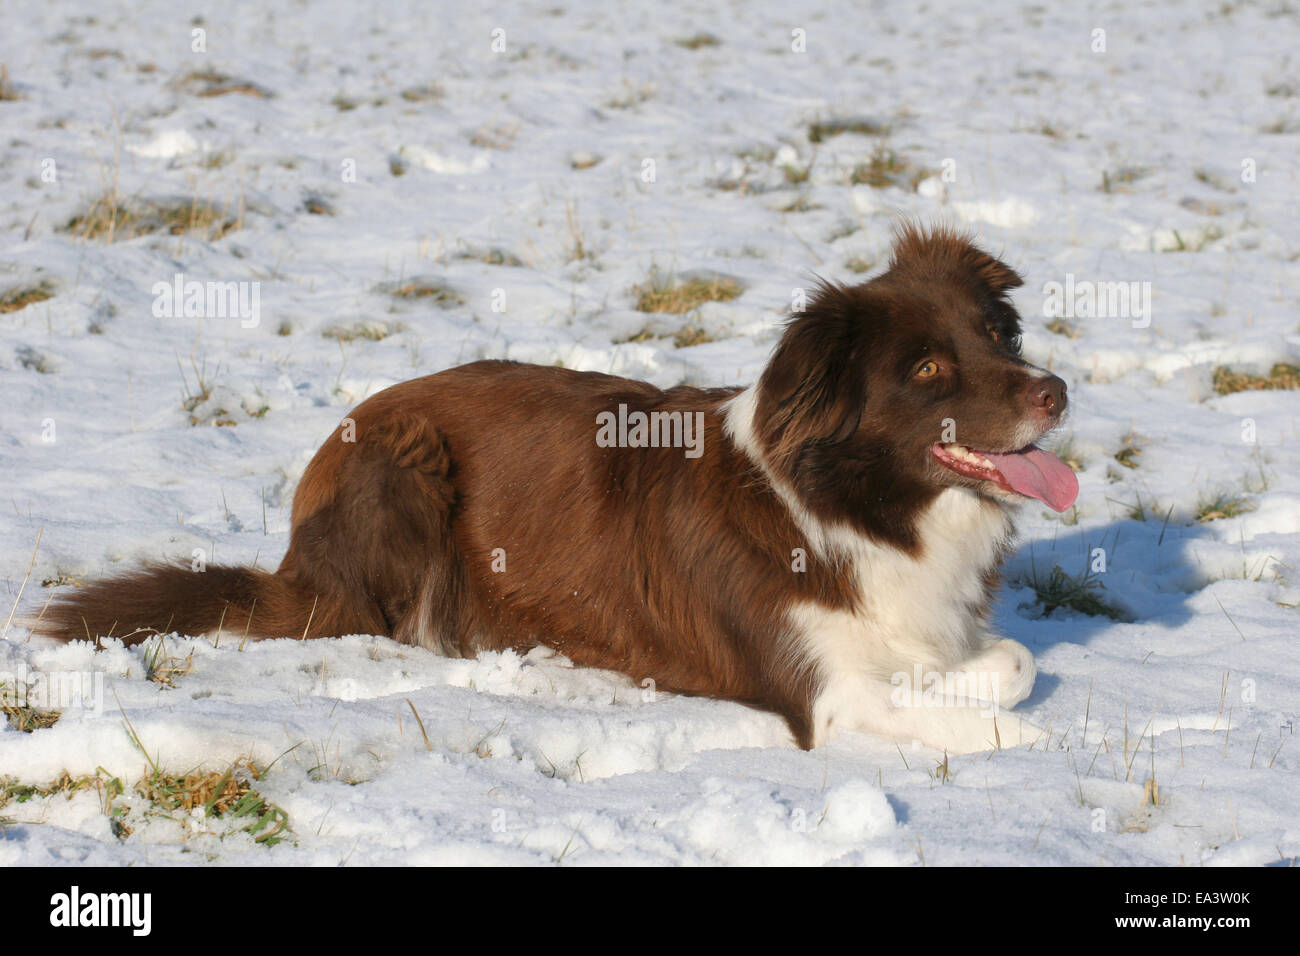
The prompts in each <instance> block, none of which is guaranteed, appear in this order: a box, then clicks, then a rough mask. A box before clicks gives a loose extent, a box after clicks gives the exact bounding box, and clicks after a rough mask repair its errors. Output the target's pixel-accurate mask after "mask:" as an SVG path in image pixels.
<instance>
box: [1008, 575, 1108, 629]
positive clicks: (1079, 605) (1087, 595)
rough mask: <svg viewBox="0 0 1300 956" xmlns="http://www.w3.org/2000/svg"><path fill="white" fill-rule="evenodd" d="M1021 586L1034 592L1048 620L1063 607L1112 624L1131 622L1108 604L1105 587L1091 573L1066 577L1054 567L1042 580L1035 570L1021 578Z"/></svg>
mask: <svg viewBox="0 0 1300 956" xmlns="http://www.w3.org/2000/svg"><path fill="white" fill-rule="evenodd" d="M1019 583H1021V584H1027V585H1029V587H1030V588H1032V589H1033V591H1034V594H1035V596H1036V597H1037V598H1038V603H1039V604H1041V605H1042V607H1043V617H1047V616H1048V615H1049V614H1051V613H1052V612H1053V611H1055V610H1056V609H1057V608H1060V607H1065V608H1069V609H1071V610H1073V611H1078V612H1079V613H1080V614H1087V615H1089V616H1091V617H1108V618H1110V619H1111V620H1113V621H1130V622H1131V621H1132V620H1133V618H1132V615H1130V614H1127V613H1126V612H1125V611H1123V610H1121V609H1120V608H1118V607H1115V606H1114V605H1112V604H1109V603H1107V602H1106V601H1105V600H1104V599H1103V597H1102V595H1101V592H1104V591H1105V590H1106V585H1104V584H1102V583H1101V581H1100V579H1098V578H1097V577H1095V576H1094V575H1093V574H1092V572H1091V570H1089V571H1085V572H1084V573H1083V574H1080V575H1074V576H1072V575H1069V574H1066V573H1065V571H1063V570H1062V569H1061V566H1060V565H1059V564H1058V565H1054V566H1053V567H1052V570H1051V571H1050V572H1049V573H1048V575H1047V576H1046V577H1044V578H1040V577H1039V576H1038V569H1037V568H1034V570H1033V572H1032V573H1031V575H1030V576H1029V577H1028V578H1022V579H1021V580H1020V582H1019Z"/></svg>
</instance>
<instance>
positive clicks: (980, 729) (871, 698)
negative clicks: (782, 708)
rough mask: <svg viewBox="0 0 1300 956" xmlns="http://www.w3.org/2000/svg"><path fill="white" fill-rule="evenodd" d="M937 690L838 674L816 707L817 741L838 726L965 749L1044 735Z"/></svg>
mask: <svg viewBox="0 0 1300 956" xmlns="http://www.w3.org/2000/svg"><path fill="white" fill-rule="evenodd" d="M1012 643H1014V642H1012ZM1017 646H1019V645H1017ZM1022 649H1023V648H1022ZM1031 663H1032V662H1031ZM1031 683H1032V680H1031ZM934 691H935V688H933V687H932V688H929V689H923V688H914V687H911V686H910V685H909V684H908V683H907V682H902V683H895V684H889V683H886V682H885V681H882V680H875V679H872V678H869V677H864V676H856V675H855V676H847V677H846V676H838V677H834V678H832V679H831V680H830V681H828V682H827V684H826V686H824V687H823V689H822V690H821V692H820V693H819V694H818V695H817V698H816V701H815V703H814V706H813V726H814V736H813V745H814V746H821V745H823V744H825V743H826V742H827V741H828V740H830V738H831V737H832V736H833V735H834V734H835V733H837V732H838V731H841V730H858V731H863V732H866V733H869V734H876V735H879V736H882V737H886V738H888V739H890V740H893V741H895V742H896V743H911V742H912V741H919V742H920V743H922V744H925V745H926V746H930V747H935V748H937V749H940V750H944V751H946V752H947V753H950V754H961V753H978V752H980V751H984V750H992V749H994V748H995V747H1019V746H1023V745H1026V744H1031V743H1033V742H1034V741H1035V740H1038V739H1039V738H1040V737H1041V736H1042V733H1043V731H1042V730H1041V729H1040V728H1039V727H1036V726H1034V725H1033V724H1031V723H1029V722H1028V721H1025V720H1024V719H1022V718H1021V717H1020V716H1019V715H1017V714H1011V713H1009V712H1007V711H1006V710H1003V709H1001V708H1000V707H998V706H997V705H996V704H995V703H991V702H990V703H986V704H979V703H976V704H951V703H949V702H948V701H947V700H946V699H945V696H944V694H943V693H941V692H940V693H935V692H934Z"/></svg>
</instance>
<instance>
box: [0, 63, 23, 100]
mask: <svg viewBox="0 0 1300 956" xmlns="http://www.w3.org/2000/svg"><path fill="white" fill-rule="evenodd" d="M20 99H22V94H20V93H19V92H18V87H16V86H14V84H13V81H12V80H10V79H9V67H7V66H4V65H3V64H0V103H12V102H13V101H15V100H20Z"/></svg>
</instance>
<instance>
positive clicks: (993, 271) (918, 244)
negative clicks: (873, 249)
mask: <svg viewBox="0 0 1300 956" xmlns="http://www.w3.org/2000/svg"><path fill="white" fill-rule="evenodd" d="M890 269H891V270H894V269H896V270H898V271H900V272H907V273H911V274H913V275H918V276H925V275H929V276H935V275H949V276H955V277H962V278H965V279H967V280H968V281H972V282H974V283H976V284H978V285H980V286H983V287H984V289H986V290H987V291H988V292H989V293H990V294H991V295H993V296H995V297H997V298H1002V297H1005V296H1006V294H1007V292H1008V291H1009V290H1011V289H1015V288H1018V287H1019V286H1022V285H1024V284H1025V280H1024V279H1023V278H1022V277H1021V275H1020V273H1018V272H1017V271H1016V270H1015V269H1013V268H1011V267H1010V266H1009V265H1007V264H1006V263H1005V262H1003V261H1002V260H1001V259H998V258H996V257H994V256H991V255H989V254H988V253H987V252H985V251H984V250H983V249H981V248H979V247H978V246H976V245H975V244H974V243H973V242H971V239H970V237H969V236H967V235H964V234H962V233H959V232H957V231H956V230H954V229H951V228H948V227H946V226H939V227H936V228H934V229H931V230H929V231H926V230H924V229H922V228H921V227H920V226H918V225H916V224H914V223H908V224H905V225H903V226H901V227H899V228H898V229H897V230H896V235H895V241H894V255H893V258H892V260H891V262H890Z"/></svg>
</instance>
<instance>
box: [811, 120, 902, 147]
mask: <svg viewBox="0 0 1300 956" xmlns="http://www.w3.org/2000/svg"><path fill="white" fill-rule="evenodd" d="M844 133H857V134H858V135H859V136H887V135H888V134H889V125H888V124H886V123H879V122H877V121H876V120H871V119H830V120H819V121H817V122H815V123H810V124H809V125H808V139H810V140H811V141H812V142H814V143H821V142H823V141H825V140H828V139H830V138H831V137H832V136H840V135H842V134H844Z"/></svg>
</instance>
